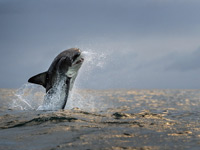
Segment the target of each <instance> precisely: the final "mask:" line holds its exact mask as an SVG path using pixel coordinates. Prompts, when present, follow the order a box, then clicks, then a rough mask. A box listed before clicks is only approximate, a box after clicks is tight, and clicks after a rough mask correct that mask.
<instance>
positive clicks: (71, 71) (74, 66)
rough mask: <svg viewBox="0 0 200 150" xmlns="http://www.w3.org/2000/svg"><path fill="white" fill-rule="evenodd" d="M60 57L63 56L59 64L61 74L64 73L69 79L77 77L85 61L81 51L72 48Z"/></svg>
mask: <svg viewBox="0 0 200 150" xmlns="http://www.w3.org/2000/svg"><path fill="white" fill-rule="evenodd" d="M60 55H61V56H62V57H60V60H59V62H58V67H59V71H60V73H64V74H65V75H67V77H69V78H72V77H73V76H76V75H77V73H78V70H79V69H80V67H81V65H82V63H83V61H84V58H83V55H82V53H81V50H80V49H78V48H71V49H68V50H66V51H64V52H62V53H61V54H60ZM58 57H59V56H58Z"/></svg>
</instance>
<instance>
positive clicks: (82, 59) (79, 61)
mask: <svg viewBox="0 0 200 150" xmlns="http://www.w3.org/2000/svg"><path fill="white" fill-rule="evenodd" d="M83 61H84V58H80V59H79V60H78V61H77V62H76V64H80V63H83Z"/></svg>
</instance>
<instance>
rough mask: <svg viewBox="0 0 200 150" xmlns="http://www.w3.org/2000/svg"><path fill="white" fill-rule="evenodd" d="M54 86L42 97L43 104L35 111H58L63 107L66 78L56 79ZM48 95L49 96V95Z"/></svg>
mask: <svg viewBox="0 0 200 150" xmlns="http://www.w3.org/2000/svg"><path fill="white" fill-rule="evenodd" d="M57 81H59V82H56V83H55V85H54V86H53V87H52V88H51V89H50V90H49V91H48V92H47V94H46V95H45V96H44V102H43V104H42V105H41V106H39V107H38V109H37V110H58V109H60V108H61V107H62V105H63V100H64V99H65V95H66V94H65V93H63V92H65V91H64V90H63V89H66V86H67V85H66V77H62V78H61V77H58V79H57ZM49 93H50V94H49Z"/></svg>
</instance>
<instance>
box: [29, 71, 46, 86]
mask: <svg viewBox="0 0 200 150" xmlns="http://www.w3.org/2000/svg"><path fill="white" fill-rule="evenodd" d="M46 78H47V72H43V73H40V74H37V75H35V76H33V77H31V78H30V79H29V80H28V82H30V83H35V84H39V85H42V86H43V87H45V88H46Z"/></svg>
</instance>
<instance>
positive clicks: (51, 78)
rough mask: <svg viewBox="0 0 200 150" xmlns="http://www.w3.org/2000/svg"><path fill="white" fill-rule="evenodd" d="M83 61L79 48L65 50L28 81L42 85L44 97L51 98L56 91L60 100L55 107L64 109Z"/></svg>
mask: <svg viewBox="0 0 200 150" xmlns="http://www.w3.org/2000/svg"><path fill="white" fill-rule="evenodd" d="M83 61H84V58H83V56H82V55H81V51H80V49H78V48H71V49H68V50H65V51H63V52H61V53H60V54H59V55H58V56H57V57H56V58H55V59H54V61H53V62H52V64H51V66H50V67H49V69H48V70H47V71H46V72H43V73H40V74H37V75H35V76H33V77H31V78H30V79H29V80H28V82H30V83H34V84H39V85H42V86H43V87H44V88H45V89H46V99H50V97H51V99H52V96H53V95H54V94H55V93H56V94H57V96H58V97H59V101H60V102H59V103H58V104H56V105H57V106H56V109H64V108H65V105H66V103H67V99H68V95H69V91H70V90H71V89H72V87H73V83H74V81H75V79H76V76H77V74H78V70H79V69H80V67H81V65H82V63H83ZM58 89H59V90H58ZM46 101H47V100H46ZM44 103H45V100H44Z"/></svg>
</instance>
